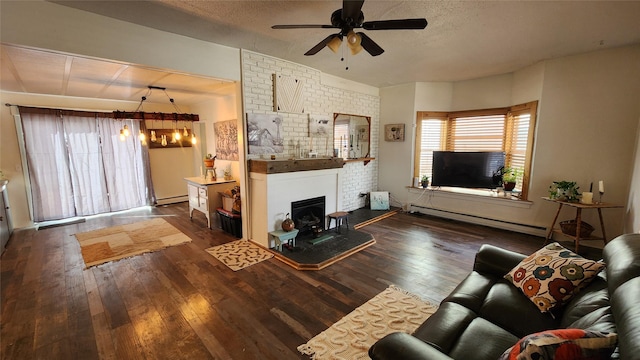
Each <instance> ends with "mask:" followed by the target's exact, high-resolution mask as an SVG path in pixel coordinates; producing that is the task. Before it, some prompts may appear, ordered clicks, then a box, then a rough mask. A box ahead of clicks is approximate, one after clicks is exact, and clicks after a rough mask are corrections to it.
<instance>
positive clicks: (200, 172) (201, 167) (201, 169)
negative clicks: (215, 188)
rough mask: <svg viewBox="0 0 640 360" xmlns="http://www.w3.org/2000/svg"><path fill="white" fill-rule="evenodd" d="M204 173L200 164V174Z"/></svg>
mask: <svg viewBox="0 0 640 360" xmlns="http://www.w3.org/2000/svg"><path fill="white" fill-rule="evenodd" d="M202 175H204V173H203V172H202V165H200V176H202Z"/></svg>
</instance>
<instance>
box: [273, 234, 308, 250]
mask: <svg viewBox="0 0 640 360" xmlns="http://www.w3.org/2000/svg"><path fill="white" fill-rule="evenodd" d="M299 231H300V230H298V229H293V230H291V231H284V230H276V231H271V232H269V237H271V238H272V239H273V241H275V243H276V250H278V251H282V244H283V243H285V242H286V244H288V245H290V246H291V245H293V246H296V236H298V232H299Z"/></svg>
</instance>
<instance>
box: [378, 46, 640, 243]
mask: <svg viewBox="0 0 640 360" xmlns="http://www.w3.org/2000/svg"><path fill="white" fill-rule="evenodd" d="M445 84H447V83H445ZM411 88H412V86H411V85H403V86H401V87H390V88H383V89H381V90H380V93H381V126H382V124H383V123H385V122H391V121H392V120H388V119H393V117H394V116H395V113H396V112H398V111H399V110H398V109H399V108H403V107H406V108H410V107H412V101H411V100H407V96H408V95H410V92H411ZM639 93H640V46H631V47H624V48H618V49H612V50H606V51H600V52H594V53H588V54H582V55H578V56H572V57H565V58H561V59H555V60H548V61H545V62H542V63H538V64H534V65H532V66H530V67H527V68H525V69H522V70H519V71H517V72H514V73H513V74H506V75H498V76H494V77H488V78H483V79H475V80H469V81H460V82H455V83H448V86H446V85H443V84H441V83H436V84H431V83H419V87H418V86H416V92H415V94H416V100H415V101H414V102H413V103H414V104H415V106H414V112H413V114H411V115H409V114H407V113H406V111H404V110H406V109H404V110H403V112H402V114H404V115H403V116H402V119H404V121H407V124H409V121H411V124H413V122H415V119H414V118H415V111H420V110H421V111H449V110H466V109H477V108H488V107H500V106H508V105H515V104H518V103H524V102H528V101H532V100H539V101H540V102H539V108H538V112H539V114H538V119H537V129H536V133H535V137H536V146H535V148H534V156H533V171H532V173H531V174H530V176H531V186H530V189H529V200H530V201H531V203H528V205H527V204H517V206H512V205H510V204H509V203H508V202H507V203H506V204H505V202H504V201H500V200H503V199H494V200H491V199H486V198H485V199H478V198H477V197H473V196H465V195H451V194H446V195H444V194H439V193H437V192H433V193H429V194H424V195H423V194H422V192H421V191H417V190H406V189H403V187H404V186H407V185H410V176H411V175H408V176H407V174H404V173H400V174H399V175H398V174H395V173H394V174H389V173H387V172H386V171H384V172H383V171H381V173H380V185H381V186H383V187H385V186H389V187H390V188H393V191H394V192H397V195H396V197H398V198H403V199H406V201H407V202H409V203H414V204H418V205H420V206H424V207H428V208H431V209H437V210H441V211H445V212H447V213H444V214H445V216H454V215H452V213H462V214H467V215H471V216H473V217H474V218H476V219H479V218H487V219H491V220H498V221H500V222H501V223H494V224H498V226H504V227H509V226H510V225H508V224H509V223H516V224H525V225H528V226H531V229H527V228H523V229H520V231H525V232H531V233H535V234H542V233H544V230H543V228H545V227H547V226H548V225H550V223H551V220H552V219H553V215H554V211H555V206H554V205H553V204H550V203H547V202H543V201H542V200H541V197H543V196H547V195H548V187H549V185H550V184H551V182H552V181H554V180H573V181H577V182H578V185H580V186H581V190H584V189H585V188H588V186H589V183H590V182H591V181H594V182H596V181H598V180H604V181H605V183H606V189H605V190H606V195H605V200H606V201H607V202H613V203H616V204H621V205H626V204H627V203H628V202H629V200H628V197H629V195H630V192H629V189H630V188H631V189H632V191H631V192H632V193H631V195H632V196H633V191H634V190H635V191H636V192H637V191H638V185H634V186H633V187H631V178H632V173H633V166H634V164H635V167H636V168H637V167H638V165H637V164H638V161H639V160H638V155H634V154H636V152H638V150H637V145H636V137H637V136H638V135H637V134H638V127H639V122H638V119H639V117H640V105H639V102H638V94H639ZM409 119H411V120H409ZM383 147H385V148H388V147H386V146H385V144H382V143H381V149H382V148H383ZM397 150H398V151H390V153H392V154H393V156H391V155H390V156H384V157H382V160H383V161H381V162H380V167H381V169H387V167H391V168H393V169H397V170H399V171H402V170H403V169H412V168H411V167H412V162H410V161H412V160H409V159H410V158H412V157H413V154H412V150H411V149H409V150H408V151H407V150H406V149H405V147H402V148H398V149H397ZM398 161H400V162H402V164H398V163H397V162H398ZM390 162H391V163H390ZM634 179H636V180H637V179H638V176H637V175H635V177H634ZM636 182H638V181H636ZM398 183H401V184H402V185H398ZM393 184H396V185H393ZM403 194H405V196H404V197H403V196H402V195H403ZM634 211H635V212H634ZM628 212H629V213H628V214H627V215H626V217H627V219H628V220H627V222H628V223H629V225H628V227H631V228H632V229H635V231H637V227H638V226H637V221H636V220H632V219H634V217H633V214H634V213H635V214H637V201H636V202H635V205H634V206H630V209H629V211H628ZM440 214H443V213H442V212H441V213H440ZM603 215H604V218H605V225H606V227H607V236H608V237H609V238H611V237H613V236H616V235H619V234H621V233H622V232H623V219H624V218H625V211H624V210H622V209H608V210H603ZM574 216H575V211H570V210H566V211H565V210H563V213H562V215H561V219H562V220H564V219H568V218H573V217H574ZM595 216H596V214H591V212H589V211H586V212H585V214H584V217H585V220H586V221H587V222H589V223H591V224H592V225H594V226H595V227H596V228H597V229H598V228H599V226H598V220H597V218H596V217H595ZM467 219H469V218H467ZM632 222H633V224H631V223H632ZM500 224H504V225H500ZM634 224H635V225H634Z"/></svg>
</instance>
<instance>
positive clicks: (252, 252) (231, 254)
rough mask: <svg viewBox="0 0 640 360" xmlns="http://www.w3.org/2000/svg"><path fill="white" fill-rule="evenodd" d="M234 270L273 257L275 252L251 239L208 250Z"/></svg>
mask: <svg viewBox="0 0 640 360" xmlns="http://www.w3.org/2000/svg"><path fill="white" fill-rule="evenodd" d="M206 251H207V252H208V253H209V254H211V255H212V256H213V257H215V258H216V259H218V260H220V261H221V262H222V263H223V264H225V265H227V267H228V268H229V269H231V270H233V271H238V270H242V269H244V268H246V267H248V266H251V265H255V264H257V263H259V262H261V261H264V260H267V259H271V258H272V257H273V254H272V253H271V252H269V251H267V250H264V249H263V248H261V247H260V246H258V245H255V244H253V243H252V242H251V241H249V240H236V241H232V242H230V243H226V244H224V245H218V246H214V247H211V248H208V249H207V250H206Z"/></svg>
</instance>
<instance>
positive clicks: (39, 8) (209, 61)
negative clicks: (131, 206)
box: [0, 1, 240, 228]
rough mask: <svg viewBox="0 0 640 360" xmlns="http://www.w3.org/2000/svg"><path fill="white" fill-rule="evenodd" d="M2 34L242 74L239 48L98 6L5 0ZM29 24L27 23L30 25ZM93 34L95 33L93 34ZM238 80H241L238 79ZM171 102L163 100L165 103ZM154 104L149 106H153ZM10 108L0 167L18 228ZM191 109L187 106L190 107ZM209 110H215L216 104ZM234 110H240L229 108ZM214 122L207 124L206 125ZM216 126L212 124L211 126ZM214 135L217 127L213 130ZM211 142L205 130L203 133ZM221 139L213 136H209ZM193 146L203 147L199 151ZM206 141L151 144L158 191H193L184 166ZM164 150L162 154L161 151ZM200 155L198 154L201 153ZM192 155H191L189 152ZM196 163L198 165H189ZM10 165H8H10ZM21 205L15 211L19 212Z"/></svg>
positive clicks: (18, 185)
mask: <svg viewBox="0 0 640 360" xmlns="http://www.w3.org/2000/svg"><path fill="white" fill-rule="evenodd" d="M0 10H1V11H0V39H1V41H2V42H4V43H10V44H16V45H22V46H30V47H36V48H41V49H49V50H54V51H60V52H65V53H71V54H77V55H81V56H89V57H97V58H102V59H108V60H118V61H124V62H131V63H134V64H139V65H144V66H150V67H157V68H167V69H172V70H177V71H184V72H187V73H193V74H199V75H206V76H212V77H216V78H220V79H227V80H236V81H238V80H240V50H239V49H234V48H229V47H226V46H221V45H217V44H213V43H209V42H205V41H200V40H196V39H192V38H188V37H184V36H179V35H175V34H171V33H167V32H163V31H159V30H155V29H151V28H147V27H143V26H139V25H135V24H131V23H127V22H122V21H118V20H114V19H112V18H108V17H104V16H100V15H96V14H91V13H88V12H85V11H81V10H76V9H72V8H69V7H65V6H61V5H57V4H54V3H51V2H45V1H0ZM25 24H28V26H25ZM88 34H90V36H88ZM236 87H239V86H237V85H236ZM0 95H1V96H2V101H1V103H3V104H4V103H6V102H10V103H15V104H19V105H30V106H44V107H54V108H55V107H59V108H75V109H77V108H83V109H93V110H107V111H113V110H115V109H127V108H129V109H135V108H136V106H137V103H135V104H129V103H123V102H109V101H104V100H95V99H94V100H91V99H78V98H64V97H46V96H41V97H37V99H35V98H33V97H29V96H26V95H21V94H9V93H5V92H3V93H1V94H0ZM237 98H238V97H237V96H236V97H234V100H231V104H230V105H229V104H225V105H224V106H218V107H217V109H223V110H222V111H223V112H224V113H228V112H232V110H228V108H233V107H234V106H235V108H236V110H235V113H236V114H237V113H239V112H240V111H238V108H239V106H238V104H237V101H235V99H237ZM167 105H168V106H166V108H164V107H160V108H158V109H157V110H153V109H151V105H147V103H145V110H151V111H166V112H174V111H175V109H174V108H173V107H171V106H170V104H167ZM163 106H164V105H163ZM147 107H150V108H149V109H147ZM8 109H9V108H7V107H4V106H3V107H2V110H1V111H0V115H1V117H0V122H1V127H0V129H1V130H2V132H1V133H0V140H1V146H2V153H1V156H0V167H1V168H2V169H3V171H4V172H5V174H8V176H11V177H10V179H11V182H10V184H9V186H8V189H9V191H8V192H9V197H10V199H11V200H10V201H11V204H12V208H13V209H12V210H13V212H12V215H13V217H14V224H15V226H16V227H17V228H19V227H25V226H29V225H30V224H31V222H30V220H29V219H28V211H27V209H26V195H25V188H24V186H25V185H24V180H23V179H22V171H21V170H20V169H19V168H16V166H18V165H19V164H20V160H19V153H18V147H17V139H16V133H15V126H14V125H13V118H12V117H11V115H10V114H9V110H8ZM183 110H185V111H186V110H188V109H183ZM208 114H213V113H212V112H209V113H208ZM209 116H213V115H207V117H209ZM227 116H229V118H235V117H236V116H237V115H227ZM207 129H208V127H207ZM211 131H213V130H212V128H211ZM208 135H209V136H210V134H208ZM201 140H203V142H204V143H205V144H206V143H207V142H206V140H207V139H206V138H202V137H201ZM210 143H211V144H214V143H215V142H214V141H210ZM194 150H196V151H195V153H197V155H196V154H194ZM198 150H199V147H196V148H191V149H182V150H181V149H158V150H153V149H152V150H151V152H150V157H151V161H152V176H153V178H154V183H155V185H156V193H157V195H158V197H160V198H162V197H174V196H180V193H181V192H183V193H184V194H186V186H184V183H183V182H182V181H181V180H180V181H179V182H178V180H177V179H182V177H183V176H182V175H181V172H183V171H184V172H186V173H188V174H187V175H186V176H193V175H194V174H195V173H196V171H197V170H196V169H198V166H197V165H196V164H198V163H201V158H200V156H201V154H200V152H201V151H198ZM159 154H162V156H161V157H160V156H157V155H159ZM196 156H197V157H198V158H197V160H193V159H194V158H195V157H196ZM189 158H191V160H190V159H189ZM167 163H173V164H174V165H173V166H179V167H180V170H179V172H178V171H170V170H168V169H169V168H167V167H165V164H167ZM188 163H191V164H193V165H192V166H193V168H191V166H189V165H187V164H188ZM5 169H8V170H5ZM14 212H15V213H14Z"/></svg>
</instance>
